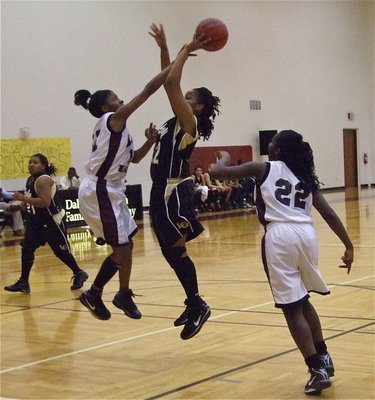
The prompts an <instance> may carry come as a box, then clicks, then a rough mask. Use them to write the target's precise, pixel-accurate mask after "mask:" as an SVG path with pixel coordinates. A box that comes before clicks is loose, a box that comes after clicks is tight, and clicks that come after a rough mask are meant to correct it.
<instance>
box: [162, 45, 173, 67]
mask: <svg viewBox="0 0 375 400" xmlns="http://www.w3.org/2000/svg"><path fill="white" fill-rule="evenodd" d="M170 63H171V58H170V56H169V50H168V47H167V46H164V47H161V48H160V65H161V69H162V70H163V69H165V68H167V67H168V65H169V64H170Z"/></svg>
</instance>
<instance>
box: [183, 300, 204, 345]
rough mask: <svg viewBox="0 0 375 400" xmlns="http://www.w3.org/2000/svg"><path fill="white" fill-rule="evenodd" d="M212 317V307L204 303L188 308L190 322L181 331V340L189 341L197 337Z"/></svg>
mask: <svg viewBox="0 0 375 400" xmlns="http://www.w3.org/2000/svg"><path fill="white" fill-rule="evenodd" d="M210 315H211V310H210V307H209V306H208V305H207V304H206V303H205V302H204V301H202V303H201V304H200V305H198V306H197V307H188V320H187V322H186V324H185V326H184V329H183V330H182V331H181V334H180V336H181V339H183V340H187V339H190V338H192V337H193V336H195V335H196V334H197V333H198V332H199V331H200V330H201V329H202V326H203V324H204V323H205V322H206V321H207V320H208V318H209V317H210Z"/></svg>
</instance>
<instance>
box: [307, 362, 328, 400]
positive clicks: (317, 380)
mask: <svg viewBox="0 0 375 400" xmlns="http://www.w3.org/2000/svg"><path fill="white" fill-rule="evenodd" d="M309 372H310V374H311V377H310V379H309V381H308V382H307V383H306V386H305V394H307V395H309V396H315V395H318V394H320V393H321V392H322V390H323V389H327V388H329V387H330V386H331V381H330V380H329V376H328V373H327V371H326V370H325V369H324V368H310V369H309Z"/></svg>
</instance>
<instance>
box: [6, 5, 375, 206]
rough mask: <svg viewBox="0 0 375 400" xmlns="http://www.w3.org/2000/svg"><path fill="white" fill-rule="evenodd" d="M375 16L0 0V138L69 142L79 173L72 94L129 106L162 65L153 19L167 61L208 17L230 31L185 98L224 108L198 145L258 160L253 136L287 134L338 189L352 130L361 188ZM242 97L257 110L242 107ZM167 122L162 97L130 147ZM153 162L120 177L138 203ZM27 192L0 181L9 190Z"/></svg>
mask: <svg viewBox="0 0 375 400" xmlns="http://www.w3.org/2000/svg"><path fill="white" fill-rule="evenodd" d="M374 8H375V4H374V2H371V1H325V2H324V1H323V2H321V1H319V2H317V1H303V2H302V1H298V2H297V1H282V2H276V1H230V2H227V1H32V0H31V1H2V2H1V39H2V40H1V42H2V44H1V51H2V57H1V73H2V82H1V83H2V87H1V101H2V103H1V136H2V138H6V139H12V138H19V134H20V130H21V129H22V128H25V127H26V128H28V130H29V135H30V138H61V137H69V138H70V139H71V160H72V164H73V166H74V167H76V168H77V170H78V173H79V174H80V175H81V176H84V174H85V173H84V163H85V161H86V160H87V158H88V156H89V152H90V148H91V134H92V128H93V126H94V124H95V121H96V120H95V118H93V117H92V116H91V115H90V114H89V113H88V112H87V111H85V110H84V109H82V108H80V107H76V106H74V104H73V95H74V93H75V91H76V90H78V89H88V90H90V91H91V92H93V91H95V90H98V89H112V90H114V91H115V92H116V93H117V94H118V95H119V97H120V98H122V99H123V100H124V101H128V100H130V99H131V98H132V97H134V96H135V95H136V94H137V93H139V92H140V91H141V90H142V88H143V87H144V85H145V84H146V83H147V81H148V80H150V79H151V78H152V77H153V76H154V75H155V74H156V73H157V72H158V71H159V69H160V61H159V49H158V48H157V46H156V44H155V43H154V39H153V38H152V37H151V36H149V35H148V30H149V25H150V24H151V23H152V22H155V23H163V24H164V28H165V31H166V34H167V39H168V43H169V47H170V52H171V56H172V57H174V56H175V55H176V53H177V52H178V51H179V49H180V48H181V46H182V45H183V44H184V43H186V42H187V41H189V40H190V38H191V37H192V34H193V31H194V28H195V26H196V25H197V24H198V22H199V21H200V20H202V19H203V18H206V17H212V16H215V17H218V18H221V19H222V20H223V21H225V22H226V24H227V26H228V29H229V33H230V37H229V41H228V43H227V46H226V47H225V48H224V49H223V50H221V51H219V52H215V53H209V52H205V51H202V50H200V51H198V52H197V55H198V56H197V57H191V58H190V59H189V60H188V62H187V64H186V66H185V69H184V73H183V79H182V89H183V90H184V91H187V90H189V89H191V88H194V87H199V86H207V87H208V88H210V89H211V90H212V92H213V93H214V94H215V95H217V96H219V97H220V98H221V101H222V107H221V110H222V114H221V115H219V116H218V117H217V119H216V121H215V131H214V133H213V135H212V137H211V138H210V141H209V142H202V143H200V144H199V146H200V147H205V146H213V147H221V146H252V149H253V159H254V160H265V159H266V157H265V156H260V155H259V143H258V132H259V130H272V129H277V130H282V129H294V130H297V131H299V132H301V133H302V134H303V135H304V137H305V139H306V140H308V141H309V142H310V144H311V145H312V147H313V149H314V154H315V160H316V170H317V174H318V176H319V178H320V180H321V181H323V182H324V183H325V185H326V186H325V187H328V188H329V187H342V186H344V168H343V164H344V160H343V129H356V130H357V140H358V171H359V182H360V184H367V183H370V182H372V183H374V182H375V171H374V168H375V167H374V165H375V164H374V154H375V151H374V146H375V144H374V136H375V135H374V87H375V79H374V76H375V73H374V72H375V70H374ZM250 100H259V101H260V102H261V110H256V111H255V110H250ZM349 112H350V113H353V115H354V119H351V120H348V118H347V115H348V113H349ZM171 114H172V112H171V110H170V106H169V103H168V100H167V97H166V95H165V93H164V91H163V89H161V90H159V91H158V92H157V93H155V94H154V95H153V96H152V98H151V99H150V100H149V101H147V103H146V104H144V105H143V106H142V107H141V108H140V109H139V110H137V112H136V113H135V114H134V115H132V116H131V117H130V119H129V121H128V127H129V129H130V131H131V133H132V135H133V137H134V141H135V144H136V146H140V145H141V144H142V143H143V137H144V129H145V128H146V127H147V126H148V124H149V123H150V122H154V123H155V124H156V125H158V126H160V125H161V124H162V123H163V122H164V121H165V120H166V119H168V118H170V117H171ZM25 140H27V139H25ZM364 152H367V153H368V155H369V164H367V165H364V164H363V163H362V155H363V153H364ZM47 155H48V154H47ZM150 159H151V155H150V154H149V155H148V156H147V157H146V159H145V160H144V161H143V162H142V163H140V164H137V165H132V166H131V167H130V169H129V174H128V181H129V183H131V184H138V183H141V184H142V187H143V199H144V204H145V205H147V204H148V201H149V190H150V187H151V180H150V176H149V163H150ZM5 161H6V160H5ZM24 168H26V166H24ZM24 184H25V181H24V179H8V178H7V179H6V180H4V179H3V180H2V182H1V185H2V186H3V187H5V188H7V189H9V190H12V189H20V188H22V187H23V186H24Z"/></svg>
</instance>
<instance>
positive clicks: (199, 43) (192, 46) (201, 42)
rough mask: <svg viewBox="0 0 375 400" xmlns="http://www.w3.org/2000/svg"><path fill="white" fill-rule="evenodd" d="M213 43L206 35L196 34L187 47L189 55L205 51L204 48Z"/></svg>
mask: <svg viewBox="0 0 375 400" xmlns="http://www.w3.org/2000/svg"><path fill="white" fill-rule="evenodd" d="M210 41H211V38H210V37H208V38H207V37H205V36H204V34H200V35H197V34H194V36H193V40H192V41H191V42H190V43H188V44H187V45H186V48H187V50H188V51H189V54H190V53H192V52H193V51H196V50H199V49H203V47H204V46H205V45H206V44H208V43H209V42H210Z"/></svg>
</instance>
